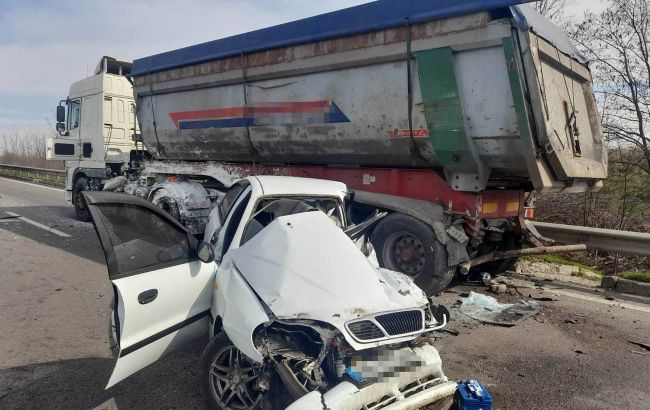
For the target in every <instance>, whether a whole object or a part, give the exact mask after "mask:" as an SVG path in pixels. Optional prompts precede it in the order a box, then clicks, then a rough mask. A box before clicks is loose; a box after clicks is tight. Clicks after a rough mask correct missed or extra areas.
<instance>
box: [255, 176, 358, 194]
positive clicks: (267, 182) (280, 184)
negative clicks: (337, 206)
mask: <svg viewBox="0 0 650 410" xmlns="http://www.w3.org/2000/svg"><path fill="white" fill-rule="evenodd" d="M252 178H254V179H256V180H257V181H258V183H259V184H260V187H261V188H262V192H263V195H264V196H267V195H308V196H327V197H333V196H336V197H340V198H341V199H343V198H344V197H345V195H346V194H347V187H346V185H345V184H344V183H341V182H336V181H328V180H325V179H314V178H300V177H283V176H271V175H263V176H255V177H249V178H248V179H252Z"/></svg>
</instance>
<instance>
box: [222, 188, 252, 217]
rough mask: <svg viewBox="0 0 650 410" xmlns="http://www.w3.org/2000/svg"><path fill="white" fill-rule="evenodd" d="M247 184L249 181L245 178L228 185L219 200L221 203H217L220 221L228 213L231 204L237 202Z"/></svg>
mask: <svg viewBox="0 0 650 410" xmlns="http://www.w3.org/2000/svg"><path fill="white" fill-rule="evenodd" d="M248 185H250V183H249V182H248V181H246V180H243V181H240V182H238V183H236V184H235V185H233V186H231V187H230V189H229V190H228V192H227V193H226V196H225V197H224V198H223V199H222V200H221V203H220V204H219V216H220V217H221V220H222V221H223V220H224V219H225V218H226V216H227V215H228V214H229V213H230V210H231V209H232V207H233V205H235V202H237V199H238V198H239V196H240V195H241V193H242V192H243V191H244V189H246V187H247V186H248Z"/></svg>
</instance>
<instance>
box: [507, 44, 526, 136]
mask: <svg viewBox="0 0 650 410" xmlns="http://www.w3.org/2000/svg"><path fill="white" fill-rule="evenodd" d="M503 51H504V53H505V55H506V64H507V65H508V78H509V79H510V88H512V96H513V98H514V101H515V111H516V112H517V120H518V121H519V133H520V137H522V138H524V139H526V140H528V139H530V132H531V131H530V123H529V122H528V111H527V110H526V99H525V96H524V92H523V90H522V89H521V83H520V82H519V70H518V69H517V61H515V59H516V58H517V55H516V54H515V45H514V42H513V41H512V38H509V37H508V38H504V39H503Z"/></svg>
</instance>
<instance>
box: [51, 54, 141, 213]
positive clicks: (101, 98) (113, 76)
mask: <svg viewBox="0 0 650 410" xmlns="http://www.w3.org/2000/svg"><path fill="white" fill-rule="evenodd" d="M131 66H132V64H131V63H129V62H124V61H118V60H116V59H114V58H111V57H103V58H102V60H101V61H100V63H99V65H98V66H97V69H96V70H95V74H94V75H92V76H90V77H88V78H85V79H83V80H81V81H77V82H76V83H74V84H72V85H71V86H70V93H69V95H68V97H67V98H66V99H65V100H62V101H61V102H60V103H59V106H58V107H57V127H56V128H57V131H58V132H59V134H60V136H61V137H60V138H50V139H48V141H47V151H46V155H47V159H49V160H64V161H65V167H66V187H65V198H66V200H67V201H68V202H71V203H72V204H74V206H75V211H76V213H77V215H78V216H79V218H80V219H82V220H85V221H88V220H90V214H89V213H88V210H87V209H86V207H85V204H84V202H83V201H84V200H83V196H82V195H81V192H83V191H88V190H95V191H96V190H100V189H101V188H102V186H103V183H104V182H105V181H106V180H107V179H110V178H112V177H115V176H118V175H122V174H123V173H124V170H125V169H126V168H128V166H129V165H130V164H131V163H132V162H133V161H136V160H137V159H139V158H141V157H142V156H143V155H144V146H143V145H142V144H140V146H138V143H137V142H134V141H133V135H134V134H137V132H136V130H137V120H136V116H135V101H134V99H133V86H132V85H131V83H130V81H129V78H128V75H129V74H130V72H131Z"/></svg>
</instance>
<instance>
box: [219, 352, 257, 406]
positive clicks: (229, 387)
mask: <svg viewBox="0 0 650 410" xmlns="http://www.w3.org/2000/svg"><path fill="white" fill-rule="evenodd" d="M259 377H260V367H259V366H258V365H256V364H255V363H254V362H253V361H252V360H250V359H249V358H247V357H246V356H244V355H243V354H242V353H241V352H240V351H239V349H237V348H236V347H235V346H227V347H225V348H224V349H221V350H220V351H219V352H218V353H217V354H216V355H215V356H214V358H213V359H212V362H211V363H210V375H209V379H210V389H211V391H212V395H213V397H214V398H215V399H216V401H217V402H218V403H219V405H220V406H222V407H223V408H226V409H233V410H249V409H253V408H255V407H256V406H257V404H258V403H259V402H260V400H261V398H262V395H261V393H260V392H258V391H256V390H255V384H256V382H257V380H258V379H259Z"/></svg>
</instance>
